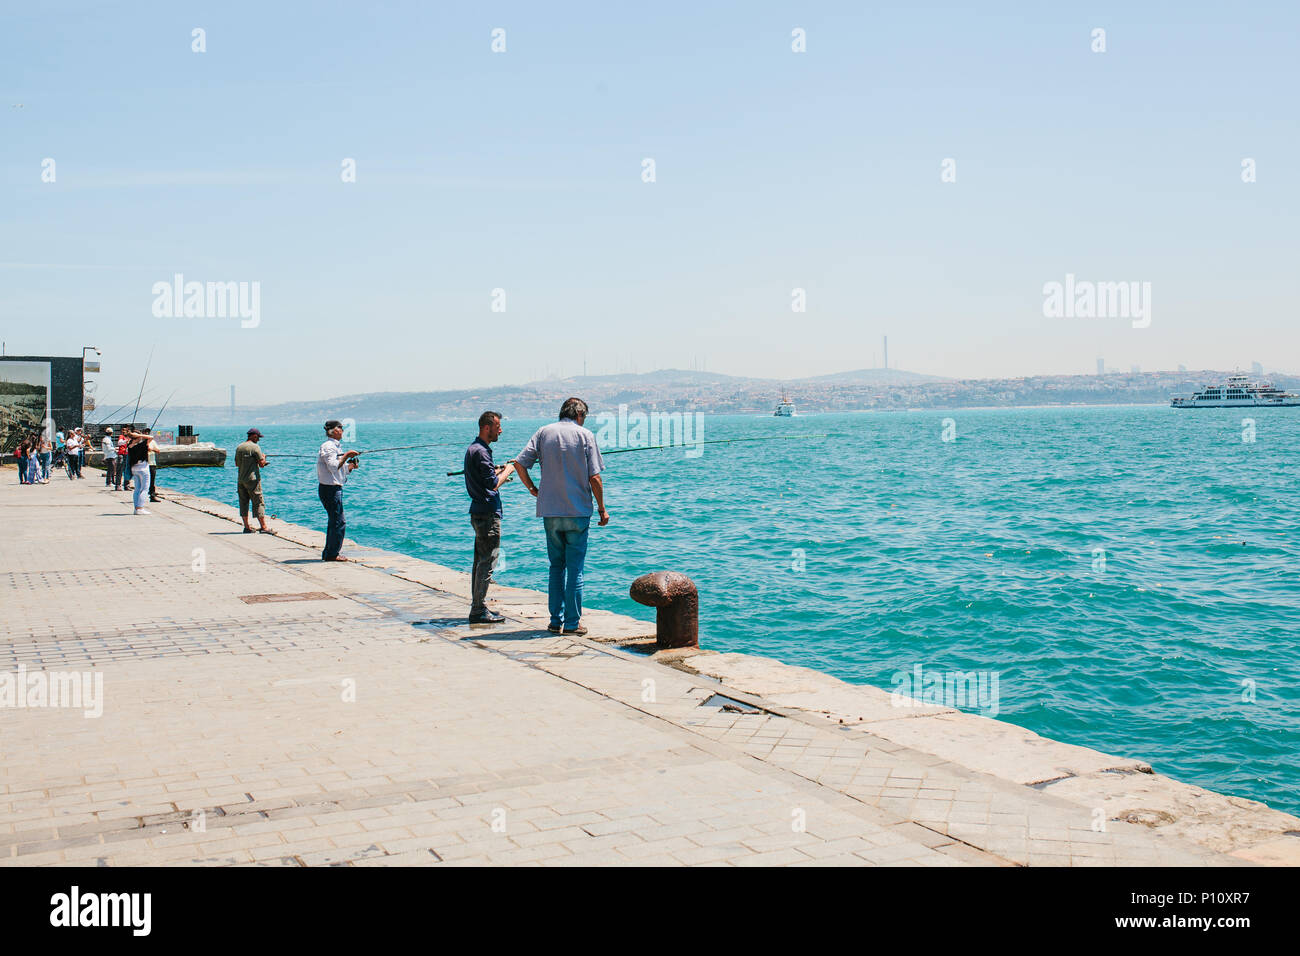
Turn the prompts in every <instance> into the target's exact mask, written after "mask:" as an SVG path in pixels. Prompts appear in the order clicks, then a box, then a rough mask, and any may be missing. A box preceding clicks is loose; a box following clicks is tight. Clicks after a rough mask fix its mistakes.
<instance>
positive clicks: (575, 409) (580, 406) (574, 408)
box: [560, 398, 587, 422]
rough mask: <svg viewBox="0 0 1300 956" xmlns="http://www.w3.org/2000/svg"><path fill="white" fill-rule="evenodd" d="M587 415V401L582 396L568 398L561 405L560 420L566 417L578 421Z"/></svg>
mask: <svg viewBox="0 0 1300 956" xmlns="http://www.w3.org/2000/svg"><path fill="white" fill-rule="evenodd" d="M586 417H587V403H586V402H584V401H583V400H582V399H580V398H569V399H566V400H565V402H564V404H563V405H561V406H560V421H564V420H565V419H566V418H567V419H568V420H569V421H571V422H576V421H577V420H578V419H579V418H586Z"/></svg>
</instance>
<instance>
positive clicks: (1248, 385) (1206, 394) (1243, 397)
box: [1169, 375, 1300, 408]
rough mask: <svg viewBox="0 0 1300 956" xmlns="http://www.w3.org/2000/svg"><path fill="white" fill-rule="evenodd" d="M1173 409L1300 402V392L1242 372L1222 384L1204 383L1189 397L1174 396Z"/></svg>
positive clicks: (1258, 405) (1276, 405) (1298, 403)
mask: <svg viewBox="0 0 1300 956" xmlns="http://www.w3.org/2000/svg"><path fill="white" fill-rule="evenodd" d="M1169 404H1170V405H1172V406H1173V407H1174V408H1256V407H1265V408H1271V407H1289V406H1293V405H1300V395H1296V394H1294V393H1292V392H1284V391H1282V389H1280V388H1278V387H1276V386H1275V385H1273V384H1272V383H1271V382H1252V381H1251V380H1250V379H1248V378H1247V377H1246V376H1245V375H1229V376H1228V380H1227V381H1226V382H1225V383H1223V384H1222V385H1207V386H1205V387H1204V388H1202V389H1201V390H1200V391H1199V392H1197V393H1196V394H1194V395H1193V396H1192V397H1191V398H1175V399H1173V400H1172V401H1171V402H1170V403H1169Z"/></svg>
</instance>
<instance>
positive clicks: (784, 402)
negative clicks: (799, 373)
mask: <svg viewBox="0 0 1300 956" xmlns="http://www.w3.org/2000/svg"><path fill="white" fill-rule="evenodd" d="M772 414H773V415H774V416H776V417H777V418H794V417H795V411H794V402H792V401H790V399H788V398H786V397H785V393H784V392H782V393H781V401H779V402H777V403H776V411H774V412H773V413H772Z"/></svg>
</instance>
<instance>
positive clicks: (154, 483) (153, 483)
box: [149, 465, 158, 501]
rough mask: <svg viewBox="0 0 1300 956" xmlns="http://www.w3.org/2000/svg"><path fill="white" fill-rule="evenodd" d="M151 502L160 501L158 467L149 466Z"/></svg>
mask: <svg viewBox="0 0 1300 956" xmlns="http://www.w3.org/2000/svg"><path fill="white" fill-rule="evenodd" d="M149 500H150V501H157V500H158V466H157V465H150V466H149Z"/></svg>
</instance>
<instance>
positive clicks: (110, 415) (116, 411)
mask: <svg viewBox="0 0 1300 956" xmlns="http://www.w3.org/2000/svg"><path fill="white" fill-rule="evenodd" d="M158 391H161V389H159V390H158ZM150 394H152V393H150ZM151 400H152V399H151ZM130 404H131V402H130V400H129V399H128V400H127V402H126V404H125V405H119V406H117V408H115V409H113V410H112V411H111V412H109V413H108V414H107V415H105V416H104V417H103V418H101V419H100V420H99V421H97V422H95V424H94V425H93V426H92V427H94V428H98V427H99V426H100V425H102V424H104V422H110V421H112V420H113V416H115V415H116V414H117V413H118V412H120V411H122V409H124V408H126V406H127V405H130Z"/></svg>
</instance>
